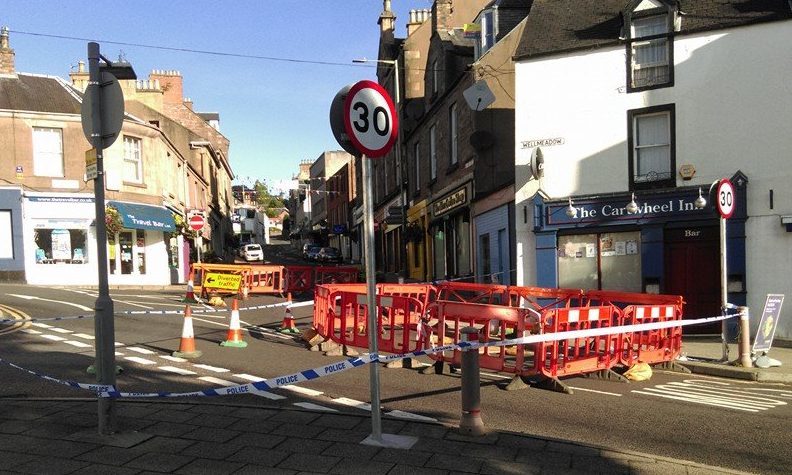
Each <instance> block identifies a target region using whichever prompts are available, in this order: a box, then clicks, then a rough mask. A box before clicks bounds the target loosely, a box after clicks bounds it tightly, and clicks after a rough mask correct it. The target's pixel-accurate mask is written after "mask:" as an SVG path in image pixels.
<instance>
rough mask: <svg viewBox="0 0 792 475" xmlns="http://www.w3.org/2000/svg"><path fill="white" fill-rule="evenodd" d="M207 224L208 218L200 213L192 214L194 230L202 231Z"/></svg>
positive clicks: (191, 220) (191, 225)
mask: <svg viewBox="0 0 792 475" xmlns="http://www.w3.org/2000/svg"><path fill="white" fill-rule="evenodd" d="M205 224H206V220H205V219H204V217H203V216H201V215H200V214H194V215H192V216H190V228H191V229H192V230H193V231H200V230H201V229H203V227H204V225H205Z"/></svg>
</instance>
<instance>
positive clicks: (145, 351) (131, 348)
mask: <svg viewBox="0 0 792 475" xmlns="http://www.w3.org/2000/svg"><path fill="white" fill-rule="evenodd" d="M127 350H129V351H134V352H135V353H140V354H142V355H153V354H154V352H153V351H151V350H148V349H146V348H138V347H137V346H127Z"/></svg>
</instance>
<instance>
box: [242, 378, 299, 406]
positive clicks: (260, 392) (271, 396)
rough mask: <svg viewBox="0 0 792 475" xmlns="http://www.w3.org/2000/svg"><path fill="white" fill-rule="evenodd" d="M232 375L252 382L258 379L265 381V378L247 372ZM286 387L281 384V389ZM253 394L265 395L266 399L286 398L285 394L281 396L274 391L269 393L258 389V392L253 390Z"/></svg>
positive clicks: (277, 399)
mask: <svg viewBox="0 0 792 475" xmlns="http://www.w3.org/2000/svg"><path fill="white" fill-rule="evenodd" d="M234 377H235V378H240V379H244V380H246V381H250V382H253V383H257V382H259V381H266V380H267V379H266V378H262V377H259V376H253V375H252V374H247V373H239V374H235V375H234ZM286 387H287V386H283V387H281V389H285V388H286ZM253 394H255V395H256V396H261V397H265V398H267V399H272V400H273V401H279V400H281V399H286V396H281V395H280V394H274V393H271V392H269V391H259V392H254V393H253Z"/></svg>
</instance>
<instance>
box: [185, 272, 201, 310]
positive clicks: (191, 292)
mask: <svg viewBox="0 0 792 475" xmlns="http://www.w3.org/2000/svg"><path fill="white" fill-rule="evenodd" d="M193 278H194V274H193V270H190V277H189V279H188V280H187V294H186V295H185V296H184V298H183V299H182V302H188V303H198V300H197V299H196V298H195V287H194V286H193Z"/></svg>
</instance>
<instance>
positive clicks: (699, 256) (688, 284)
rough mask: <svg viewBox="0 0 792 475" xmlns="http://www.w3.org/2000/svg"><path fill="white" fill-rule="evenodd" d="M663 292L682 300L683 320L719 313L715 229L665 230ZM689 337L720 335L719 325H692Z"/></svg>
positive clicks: (718, 279)
mask: <svg viewBox="0 0 792 475" xmlns="http://www.w3.org/2000/svg"><path fill="white" fill-rule="evenodd" d="M664 256H665V259H664V260H665V289H664V291H663V293H665V294H671V295H681V296H682V297H683V298H684V299H685V306H684V313H683V318H684V319H686V320H687V319H695V318H703V317H715V316H718V315H720V313H721V295H720V240H719V230H718V227H717V226H704V227H687V228H680V229H666V230H665V246H664ZM684 332H685V333H688V334H691V333H692V334H719V333H720V332H721V323H720V322H714V323H710V324H707V325H691V326H688V327H686V328H685V329H684Z"/></svg>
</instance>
